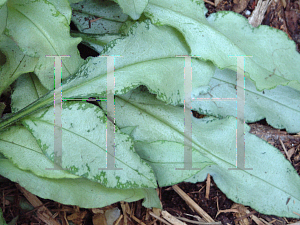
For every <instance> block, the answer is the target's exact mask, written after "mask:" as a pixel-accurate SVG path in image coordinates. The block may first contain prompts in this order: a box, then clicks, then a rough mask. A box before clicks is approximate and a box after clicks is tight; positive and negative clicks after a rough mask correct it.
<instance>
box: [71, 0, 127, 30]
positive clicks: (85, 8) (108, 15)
mask: <svg viewBox="0 0 300 225" xmlns="http://www.w3.org/2000/svg"><path fill="white" fill-rule="evenodd" d="M71 6H72V9H73V12H72V14H73V16H72V21H73V22H74V24H75V25H76V27H77V28H78V30H79V31H80V32H83V33H88V34H98V35H99V34H116V33H118V32H119V29H120V28H121V26H122V25H123V23H124V22H125V21H126V20H127V18H128V16H127V15H126V14H124V13H122V9H121V8H120V7H119V6H118V4H116V3H114V2H112V1H107V0H106V1H97V0H85V1H83V2H80V3H77V4H72V5H71ZM97 18H100V19H98V20H96V19H97ZM91 20H92V21H93V20H95V21H93V22H89V21H91Z"/></svg>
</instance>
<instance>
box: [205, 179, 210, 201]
mask: <svg viewBox="0 0 300 225" xmlns="http://www.w3.org/2000/svg"><path fill="white" fill-rule="evenodd" d="M210 183H211V181H210V174H207V179H206V193H205V198H206V199H209V192H210Z"/></svg>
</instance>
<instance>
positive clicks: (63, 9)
mask: <svg viewBox="0 0 300 225" xmlns="http://www.w3.org/2000/svg"><path fill="white" fill-rule="evenodd" d="M47 1H48V2H50V3H51V4H53V5H54V7H55V8H56V9H57V10H58V11H59V12H60V13H61V14H62V15H64V16H65V18H66V20H67V21H68V24H70V23H71V16H72V9H71V6H70V3H69V1H68V0H60V1H56V0H47Z"/></svg>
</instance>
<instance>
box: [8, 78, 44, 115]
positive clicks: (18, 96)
mask: <svg viewBox="0 0 300 225" xmlns="http://www.w3.org/2000/svg"><path fill="white" fill-rule="evenodd" d="M47 92H48V90H47V89H46V88H45V87H44V86H43V85H42V84H41V82H40V81H39V79H38V78H37V77H36V76H35V75H34V74H33V73H28V74H23V75H22V76H20V77H19V78H18V79H17V80H16V82H15V83H14V92H13V94H12V95H11V110H12V112H13V113H15V112H18V111H19V110H21V109H23V108H24V107H26V106H27V105H29V104H30V103H32V102H34V101H35V100H37V99H38V98H40V97H42V96H43V95H45V94H46V93H47ZM24 93H26V95H24Z"/></svg>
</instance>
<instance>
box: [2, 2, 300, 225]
mask: <svg viewBox="0 0 300 225" xmlns="http://www.w3.org/2000/svg"><path fill="white" fill-rule="evenodd" d="M207 2H208V1H207ZM235 3H236V4H235ZM256 4H257V1H256V0H249V1H248V0H246V1H235V2H234V1H232V0H224V1H222V2H221V3H219V4H218V6H217V7H215V6H214V5H213V2H208V3H206V7H207V8H208V10H209V13H208V14H211V13H213V12H216V11H221V10H226V11H241V12H240V13H241V14H242V15H243V16H245V17H248V16H247V15H248V14H249V12H250V13H251V12H252V11H253V10H254V8H255V6H256ZM243 5H244V6H246V9H244V10H242V8H243V7H242V6H243ZM284 6H285V7H284ZM262 24H264V25H269V26H272V27H275V28H277V29H281V30H283V31H284V32H286V33H287V34H288V35H289V37H290V38H291V39H293V40H294V41H295V42H296V44H297V48H298V51H299V49H300V1H299V0H298V1H295V0H290V1H285V0H282V1H281V0H279V1H277V2H275V1H273V3H272V4H271V5H270V7H269V9H268V11H267V13H266V15H265V17H264V20H263V23H262ZM79 49H80V51H81V53H82V54H85V53H87V54H88V55H92V56H95V53H93V52H92V51H91V52H90V51H89V50H87V49H86V48H85V47H83V45H80V46H79ZM85 57H86V55H85ZM299 63H300V62H299ZM0 102H5V103H6V104H7V105H9V103H10V99H9V98H8V97H7V96H2V97H1V99H0ZM8 112H10V108H9V107H7V108H6V109H5V113H8ZM250 126H251V132H252V133H253V134H255V135H257V136H258V137H260V138H263V139H265V140H266V141H268V142H269V143H270V144H272V145H273V146H275V147H276V148H278V149H279V150H280V151H281V152H282V153H283V154H284V155H285V156H286V157H287V155H286V153H285V151H284V149H283V146H284V147H285V148H286V150H287V152H288V155H289V156H290V157H291V158H290V159H291V163H292V165H293V166H294V168H295V169H296V170H297V172H298V174H300V136H299V135H289V134H287V133H286V132H285V131H280V130H276V129H273V128H272V127H270V126H268V125H267V123H266V122H265V121H260V122H257V123H255V124H251V125H250ZM280 139H281V140H282V143H281V142H280ZM178 186H179V187H180V188H181V189H182V190H183V191H184V192H185V193H186V194H187V195H188V196H189V197H191V198H192V199H193V200H194V201H195V202H196V203H197V204H198V205H199V206H201V207H202V209H203V210H204V211H205V212H206V213H208V214H209V215H210V216H211V217H212V218H213V219H214V220H215V221H221V222H222V224H238V223H239V224H245V225H247V224H256V223H255V222H254V221H253V219H252V218H250V217H249V216H248V217H245V216H244V217H243V214H242V213H240V214H238V212H223V213H220V214H219V215H218V216H217V217H216V215H217V213H218V211H219V210H226V209H230V208H231V207H232V206H233V205H234V202H232V201H231V200H229V199H228V198H227V197H226V196H225V195H224V194H223V193H222V192H221V191H220V190H219V189H218V187H217V186H216V185H215V184H214V182H213V179H212V180H211V182H210V191H209V197H208V199H207V198H206V197H205V195H206V189H207V183H206V182H201V183H197V184H191V183H180V184H178ZM158 193H159V196H160V198H161V202H162V205H163V209H164V210H166V211H168V212H169V213H170V214H172V215H173V216H180V217H185V218H188V219H193V217H190V216H188V215H186V214H190V215H195V216H197V215H198V214H197V213H196V212H194V211H193V210H192V209H191V208H190V207H189V206H188V205H187V203H186V202H185V201H184V200H183V199H182V198H181V197H180V196H179V195H178V194H177V193H176V192H175V191H174V190H173V188H172V187H164V188H159V189H158ZM40 200H41V201H42V203H43V205H44V206H45V207H46V208H48V209H49V210H50V211H51V212H52V214H53V215H54V216H56V219H57V220H58V221H61V223H62V224H68V223H69V224H72V222H73V224H85V225H89V224H94V225H98V224H100V225H105V223H104V222H103V216H102V215H103V214H101V213H102V212H105V210H107V209H112V208H115V207H117V208H119V209H120V210H121V214H123V213H122V208H123V209H124V207H125V208H126V207H127V210H130V212H129V211H127V212H128V214H127V221H128V222H127V224H128V225H132V224H139V223H138V222H136V221H138V220H141V221H143V222H144V224H147V225H148V224H164V223H162V222H159V221H158V220H156V219H154V218H153V217H152V216H150V215H149V210H148V209H146V208H144V207H142V201H138V202H134V203H129V204H127V206H126V204H121V203H116V204H113V205H111V206H108V207H105V208H102V209H81V208H78V207H74V206H65V205H62V204H60V203H57V202H53V201H50V200H44V199H40ZM0 204H1V208H2V209H3V211H4V212H3V213H4V217H5V219H6V221H11V220H12V219H13V218H15V217H16V216H19V217H18V222H17V224H45V223H44V222H42V221H41V219H40V218H39V217H38V216H37V215H36V211H37V210H38V209H37V208H36V209H34V207H33V206H32V205H31V204H30V203H28V201H27V200H26V199H25V197H24V195H23V194H22V192H21V191H20V188H19V187H17V185H16V184H15V183H13V182H11V181H9V180H7V179H5V178H3V177H0ZM248 210H249V211H250V214H251V215H255V216H257V217H258V218H261V219H264V220H265V221H266V222H268V223H269V224H275V225H284V224H287V223H293V222H296V221H297V220H292V219H286V218H279V217H276V216H267V215H262V214H259V213H257V212H255V210H253V209H251V208H248ZM231 211H232V210H231ZM241 211H242V210H240V212H241ZM243 219H244V220H243ZM194 220H195V219H194ZM67 221H69V222H67ZM70 221H72V222H70ZM101 221H102V222H101ZM268 223H266V224H268ZM119 224H124V222H123V220H122V221H120V223H119ZM140 224H142V223H140ZM187 224H193V223H187ZM261 224H263V222H261Z"/></svg>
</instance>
